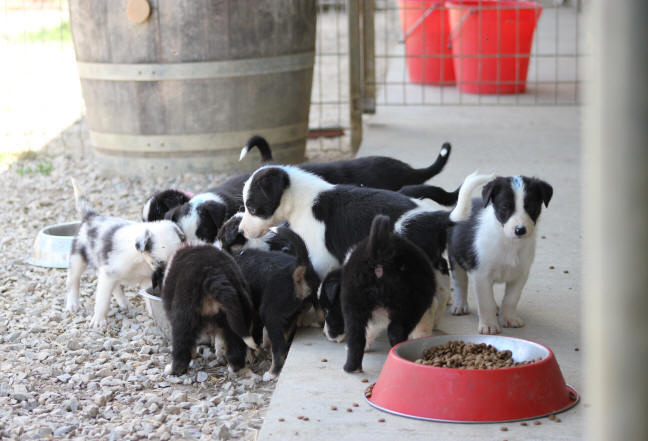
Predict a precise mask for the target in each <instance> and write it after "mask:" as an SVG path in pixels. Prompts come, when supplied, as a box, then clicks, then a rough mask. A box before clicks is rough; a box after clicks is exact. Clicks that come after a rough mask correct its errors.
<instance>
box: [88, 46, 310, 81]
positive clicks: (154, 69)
mask: <svg viewBox="0 0 648 441" xmlns="http://www.w3.org/2000/svg"><path fill="white" fill-rule="evenodd" d="M314 62H315V54H314V53H313V52H305V53H301V54H294V55H280V56H277V57H265V58H249V59H243V60H223V61H203V62H187V63H161V64H149V63H134V64H126V63H89V62H83V61H79V62H77V66H78V69H79V77H80V78H81V79H84V80H107V81H162V80H188V79H193V80H203V79H212V78H230V77H241V76H251V75H264V74H272V73H279V72H292V71H297V70H304V69H310V68H311V67H313V64H314Z"/></svg>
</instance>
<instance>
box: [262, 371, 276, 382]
mask: <svg viewBox="0 0 648 441" xmlns="http://www.w3.org/2000/svg"><path fill="white" fill-rule="evenodd" d="M276 379H277V374H273V373H272V372H270V371H268V372H266V373H264V374H263V381H274V380H276Z"/></svg>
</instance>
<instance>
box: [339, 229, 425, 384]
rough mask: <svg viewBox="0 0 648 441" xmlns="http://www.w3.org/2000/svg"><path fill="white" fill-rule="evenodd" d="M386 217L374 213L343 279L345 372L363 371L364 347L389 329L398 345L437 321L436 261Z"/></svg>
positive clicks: (414, 336) (347, 263)
mask: <svg viewBox="0 0 648 441" xmlns="http://www.w3.org/2000/svg"><path fill="white" fill-rule="evenodd" d="M392 230H393V226H392V223H391V221H390V220H389V218H388V217H387V216H376V218H375V219H374V220H373V222H372V224H371V232H370V233H369V237H368V238H366V239H364V240H363V241H361V242H360V243H359V244H358V245H357V246H356V247H355V249H354V250H353V252H352V253H351V255H350V256H349V259H348V261H347V262H346V264H345V265H344V267H343V269H342V277H341V279H340V286H341V294H340V301H341V302H340V303H341V306H342V313H343V315H344V330H345V335H346V339H347V360H346V363H345V365H344V370H345V371H346V372H359V371H361V370H362V358H363V356H364V351H365V348H366V347H367V346H368V344H371V341H372V340H373V339H375V337H376V336H377V335H378V333H379V332H380V331H381V330H382V329H385V328H387V334H388V336H389V343H390V344H391V345H392V346H394V345H396V344H398V343H400V342H402V341H405V340H406V339H407V338H408V337H410V336H411V337H413V338H416V337H421V336H423V335H429V333H430V332H431V331H432V329H433V328H434V323H431V322H430V323H427V322H428V321H430V319H433V317H434V315H435V314H434V313H427V311H428V310H429V309H430V308H431V307H432V306H433V299H434V294H435V290H436V278H435V276H434V271H433V270H432V263H431V262H430V260H429V259H428V257H427V255H426V254H425V253H424V252H423V251H422V250H421V249H420V248H419V247H417V246H416V245H414V244H413V243H411V242H410V241H408V240H407V239H404V238H403V237H401V236H399V235H397V234H395V233H393V231H392ZM437 305H438V302H437Z"/></svg>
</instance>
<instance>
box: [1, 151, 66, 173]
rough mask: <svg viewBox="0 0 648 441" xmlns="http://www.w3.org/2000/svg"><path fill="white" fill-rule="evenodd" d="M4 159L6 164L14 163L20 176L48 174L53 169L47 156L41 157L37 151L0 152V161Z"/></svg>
mask: <svg viewBox="0 0 648 441" xmlns="http://www.w3.org/2000/svg"><path fill="white" fill-rule="evenodd" d="M2 160H6V161H7V164H11V163H14V162H15V163H16V168H15V170H16V173H18V174H19V175H20V176H25V175H31V174H41V175H43V176H49V175H50V174H51V173H52V170H54V164H53V163H52V161H50V160H49V159H47V158H42V155H40V154H39V152H37V151H34V150H26V151H24V152H15V153H0V161H2Z"/></svg>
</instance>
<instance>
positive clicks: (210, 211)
mask: <svg viewBox="0 0 648 441" xmlns="http://www.w3.org/2000/svg"><path fill="white" fill-rule="evenodd" d="M196 210H197V211H198V228H196V237H197V238H198V239H200V240H203V241H205V242H207V243H214V241H215V240H216V235H217V234H218V230H219V229H220V227H221V226H222V225H223V222H225V214H226V211H227V208H226V207H225V205H223V204H222V203H220V202H217V201H206V202H203V203H202V204H200V205H199V206H198V207H197V208H196Z"/></svg>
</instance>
